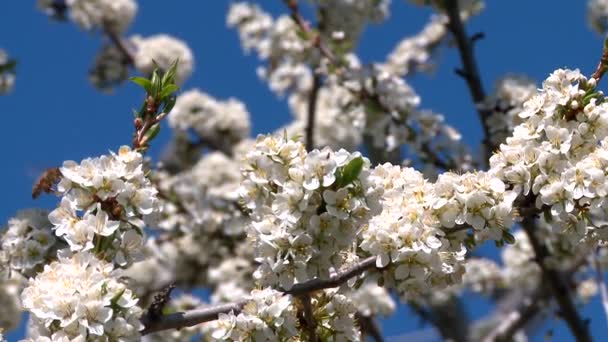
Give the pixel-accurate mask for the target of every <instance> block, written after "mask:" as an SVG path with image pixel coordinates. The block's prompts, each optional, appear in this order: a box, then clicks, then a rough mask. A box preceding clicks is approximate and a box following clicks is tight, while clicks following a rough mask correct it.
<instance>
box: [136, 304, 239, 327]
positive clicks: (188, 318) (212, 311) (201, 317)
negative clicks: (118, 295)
mask: <svg viewBox="0 0 608 342" xmlns="http://www.w3.org/2000/svg"><path fill="white" fill-rule="evenodd" d="M247 302H248V300H246V299H243V300H240V301H238V302H234V303H228V304H222V305H217V306H213V307H209V308H203V309H194V310H188V311H186V312H176V313H172V314H169V315H163V316H161V317H160V318H159V319H157V320H155V321H149V320H147V319H145V318H144V319H142V323H143V324H144V326H145V329H144V330H142V331H141V335H142V336H143V335H147V334H150V333H153V332H157V331H162V330H169V329H181V328H184V327H191V326H194V325H197V324H201V323H204V322H209V321H213V320H216V319H218V316H219V315H220V314H222V313H229V312H231V311H232V312H234V313H238V312H240V311H241V309H242V308H243V306H245V304H247Z"/></svg>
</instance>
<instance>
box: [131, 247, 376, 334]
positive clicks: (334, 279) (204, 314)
mask: <svg viewBox="0 0 608 342" xmlns="http://www.w3.org/2000/svg"><path fill="white" fill-rule="evenodd" d="M375 266H376V257H375V256H371V257H369V258H367V259H363V260H362V261H360V262H359V263H356V264H354V265H352V266H351V267H349V268H347V269H345V270H342V271H339V272H336V273H335V274H333V275H331V276H330V277H329V278H327V279H312V280H309V281H307V282H304V283H300V284H296V285H294V286H293V287H292V288H291V289H289V290H286V291H283V292H285V294H289V295H292V296H294V297H299V296H302V295H307V294H309V293H311V292H315V291H319V290H323V289H327V288H332V287H338V286H340V285H342V284H343V283H345V282H346V281H347V280H349V279H350V278H353V277H356V276H358V275H360V274H362V273H363V272H365V271H367V270H369V269H372V268H374V267H375ZM247 302H248V300H247V299H242V300H239V301H237V302H234V303H228V304H222V305H217V306H213V307H209V308H204V309H195V310H189V311H185V312H177V313H173V314H169V315H164V316H161V317H158V318H157V319H156V320H149V319H146V317H144V318H142V323H143V325H144V327H145V328H144V330H142V331H141V335H146V334H149V333H153V332H156V331H162V330H168V329H180V328H184V327H190V326H193V325H197V324H200V323H204V322H209V321H213V320H216V319H217V318H218V316H219V315H220V314H222V313H224V314H227V313H229V312H233V313H235V314H237V313H239V312H240V311H241V309H242V308H243V306H244V305H245V304H247Z"/></svg>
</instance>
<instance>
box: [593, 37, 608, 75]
mask: <svg viewBox="0 0 608 342" xmlns="http://www.w3.org/2000/svg"><path fill="white" fill-rule="evenodd" d="M607 44H608V39H607V40H605V41H604V45H603V46H602V57H601V58H600V61H599V62H598V63H597V68H595V72H593V75H591V77H592V78H595V79H596V81H597V82H598V83H599V81H600V80H601V79H602V76H604V74H605V73H606V71H607V70H608V45H607Z"/></svg>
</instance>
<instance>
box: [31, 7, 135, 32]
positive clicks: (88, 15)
mask: <svg viewBox="0 0 608 342" xmlns="http://www.w3.org/2000/svg"><path fill="white" fill-rule="evenodd" d="M54 5H55V4H54V3H53V1H51V0H38V7H39V8H40V9H42V10H43V11H45V12H48V13H49V14H51V15H54V14H55V13H54ZM65 5H66V6H67V9H68V10H69V16H70V19H72V20H73V21H74V22H75V23H76V24H77V25H78V26H80V27H81V28H82V29H84V30H93V29H107V30H112V31H115V32H122V31H125V30H126V29H127V27H128V26H129V25H130V24H131V22H132V21H133V18H135V14H136V13H137V2H136V1H135V0H66V1H65Z"/></svg>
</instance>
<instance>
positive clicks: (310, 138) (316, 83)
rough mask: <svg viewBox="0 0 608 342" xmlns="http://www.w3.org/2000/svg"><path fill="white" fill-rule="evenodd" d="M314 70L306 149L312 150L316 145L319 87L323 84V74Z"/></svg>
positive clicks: (309, 102)
mask: <svg viewBox="0 0 608 342" xmlns="http://www.w3.org/2000/svg"><path fill="white" fill-rule="evenodd" d="M313 72H314V77H313V79H312V88H310V93H309V94H308V117H307V120H306V140H305V141H306V150H307V151H312V149H313V148H314V146H315V143H314V135H315V120H316V112H317V99H318V98H319V89H320V88H321V85H322V82H323V81H322V79H321V75H320V74H319V73H317V72H315V71H314V70H313Z"/></svg>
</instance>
